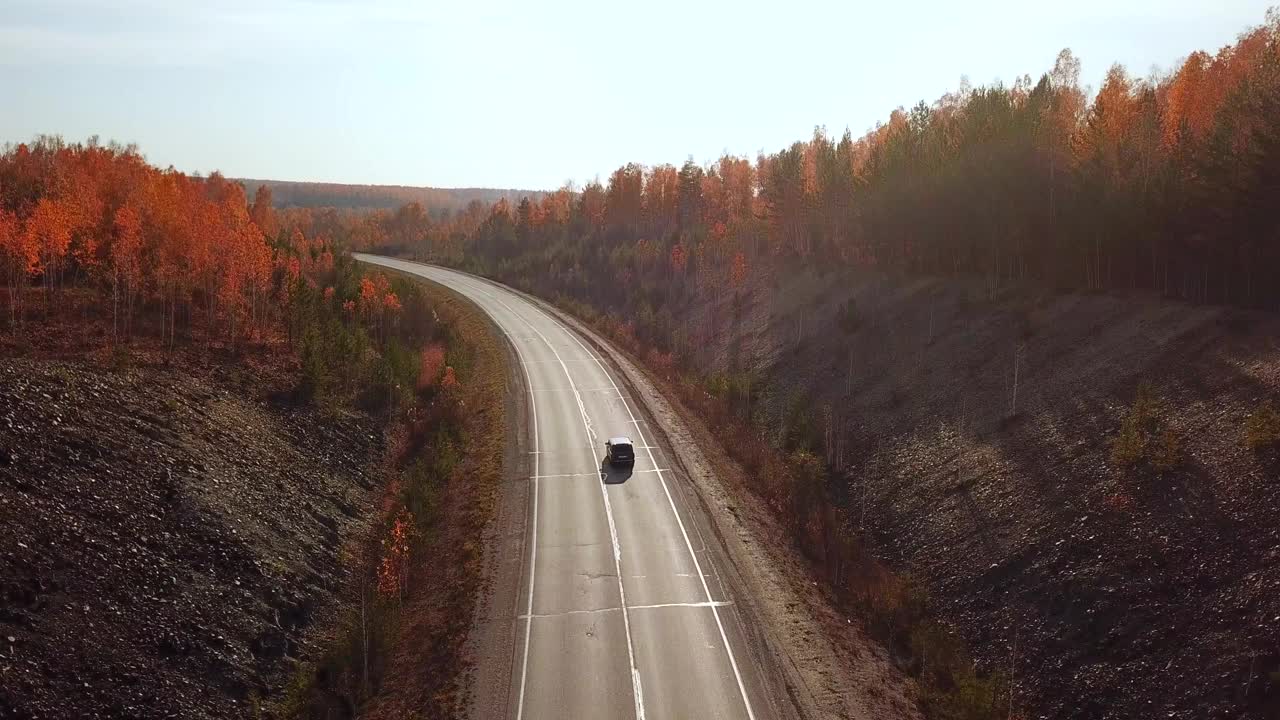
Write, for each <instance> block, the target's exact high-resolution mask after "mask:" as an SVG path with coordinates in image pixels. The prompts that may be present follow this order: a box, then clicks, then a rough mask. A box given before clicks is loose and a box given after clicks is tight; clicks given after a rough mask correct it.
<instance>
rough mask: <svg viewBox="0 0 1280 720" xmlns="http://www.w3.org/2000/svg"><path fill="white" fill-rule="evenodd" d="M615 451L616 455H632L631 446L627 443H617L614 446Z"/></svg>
mask: <svg viewBox="0 0 1280 720" xmlns="http://www.w3.org/2000/svg"><path fill="white" fill-rule="evenodd" d="M613 452H614V454H616V455H630V454H631V446H630V445H628V444H627V443H615V444H614V446H613Z"/></svg>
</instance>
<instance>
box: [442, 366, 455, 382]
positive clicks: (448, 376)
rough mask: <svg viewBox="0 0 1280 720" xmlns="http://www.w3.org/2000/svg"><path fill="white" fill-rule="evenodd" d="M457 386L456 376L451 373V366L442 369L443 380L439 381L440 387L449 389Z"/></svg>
mask: <svg viewBox="0 0 1280 720" xmlns="http://www.w3.org/2000/svg"><path fill="white" fill-rule="evenodd" d="M457 386H458V376H457V375H455V374H454V372H453V366H452V365H449V366H446V367H445V369H444V379H443V380H441V381H440V387H442V388H451V387H457Z"/></svg>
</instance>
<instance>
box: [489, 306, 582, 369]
mask: <svg viewBox="0 0 1280 720" xmlns="http://www.w3.org/2000/svg"><path fill="white" fill-rule="evenodd" d="M489 297H493V296H492V295H490V296H489ZM498 302H502V301H501V300H499V301H498ZM512 312H515V311H514V310H513V311H512ZM521 319H522V320H523V319H524V318H521ZM526 322H528V321H527V320H526ZM599 359H600V358H597V357H585V358H569V359H568V360H564V361H563V362H565V363H589V362H595V361H598V360H599ZM552 362H554V361H553V360H521V361H520V364H521V365H550V364H551V363H552Z"/></svg>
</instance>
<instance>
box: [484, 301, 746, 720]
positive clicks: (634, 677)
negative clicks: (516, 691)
mask: <svg viewBox="0 0 1280 720" xmlns="http://www.w3.org/2000/svg"><path fill="white" fill-rule="evenodd" d="M473 289H474V290H476V291H477V292H480V293H481V294H483V295H486V296H487V297H489V298H490V299H492V300H493V301H494V302H496V303H498V304H499V305H501V306H502V307H504V308H506V309H507V312H509V313H511V314H512V315H514V316H516V317H518V318H520V320H522V321H523V322H524V324H525V325H528V326H529V329H530V330H532V331H534V332H535V333H537V335H538V337H540V338H542V342H544V343H546V345H547V348H548V349H550V350H551V354H552V355H555V356H556V359H557V360H560V353H559V351H557V350H556V347H555V346H554V345H552V344H551V341H550V340H548V339H547V336H546V335H544V334H543V333H542V331H541V330H539V329H538V328H536V327H534V325H533V323H531V322H529V320H528V319H527V318H525V317H524V316H523V315H521V314H520V313H517V312H516V311H515V310H514V309H513V308H512V307H511V306H510V305H508V304H507V303H505V302H503V300H502V298H500V297H498V296H496V295H493V294H491V293H489V292H486V291H484V290H479V289H477V288H473ZM534 309H535V311H537V312H540V313H541V311H540V310H537V308H534ZM541 314H542V315H543V316H544V317H547V318H548V319H550V320H551V321H552V322H553V323H554V322H555V319H554V318H551V317H550V316H548V315H547V314H546V313H541ZM557 324H558V323H557ZM561 328H562V329H563V326H561ZM570 337H573V336H572V333H570ZM573 339H574V341H575V342H578V345H579V347H582V348H583V350H586V346H584V345H582V343H581V342H580V341H578V339H577V338H576V337H575V338H573ZM587 354H588V355H590V352H588V353H587ZM596 362H597V364H598V363H599V359H596ZM560 368H561V369H562V370H563V371H564V376H565V378H566V379H568V381H569V387H571V388H573V394H574V398H575V399H576V400H577V401H578V412H579V413H580V414H581V415H582V429H583V431H584V432H585V433H586V434H587V437H588V443H590V445H591V447H595V442H594V440H595V437H596V434H595V431H594V430H592V429H591V421H590V419H589V418H588V417H587V409H586V406H585V405H583V403H582V395H581V394H579V393H578V389H577V383H575V382H574V381H573V375H572V374H571V373H570V372H569V368H568V366H567V365H565V364H564V361H563V360H561V361H560ZM525 372H528V370H526V371H525ZM609 382H610V384H613V385H614V389H615V390H617V385H616V384H614V383H613V379H612V378H610V381H609ZM619 394H621V393H619ZM641 442H643V440H642V441H641ZM592 459H595V456H594V453H593V455H592ZM649 460H650V461H651V462H652V460H653V456H652V454H650V457H649ZM654 464H655V465H656V464H657V463H654ZM658 477H659V478H661V477H662V472H661V471H659V472H658ZM600 497H601V498H602V499H603V500H604V514H605V517H606V518H607V519H608V520H609V539H610V540H611V541H612V542H613V565H614V568H615V569H616V570H617V575H618V600H619V602H620V603H621V604H622V627H623V629H624V630H625V631H626V635H627V659H628V660H629V661H630V662H631V691H632V695H633V697H634V698H635V703H636V720H644V691H643V689H642V687H641V684H640V669H639V668H638V667H637V666H636V652H635V647H634V646H633V645H632V642H631V615H630V613H628V612H627V593H626V589H625V588H624V587H623V585H622V546H621V545H619V543H618V527H617V525H616V524H614V522H613V506H612V505H611V504H610V503H609V493H608V491H607V490H606V489H605V487H604V483H601V484H600ZM685 541H686V542H688V538H686V539H685ZM703 584H704V585H705V584H706V583H705V581H704V583H703ZM707 599H708V600H710V597H708V598H707ZM531 602H532V600H531ZM529 612H530V614H532V612H533V611H532V609H530V611H529ZM712 612H716V610H715V608H714V607H713V608H712ZM718 619H719V616H717V620H718ZM529 624H530V625H532V622H530V623H529ZM721 634H722V635H723V630H722V631H721ZM525 640H526V642H528V635H527V634H526V636H525ZM527 665H528V661H527V660H526V666H527ZM734 670H735V672H736V670H737V668H736V667H735V668H734ZM522 702H523V697H522ZM517 720H519V718H518V717H517ZM752 720H754V718H753V719H752Z"/></svg>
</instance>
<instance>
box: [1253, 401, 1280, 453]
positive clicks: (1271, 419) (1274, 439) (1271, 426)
mask: <svg viewBox="0 0 1280 720" xmlns="http://www.w3.org/2000/svg"><path fill="white" fill-rule="evenodd" d="M1244 444H1245V447H1247V448H1249V449H1250V450H1252V451H1254V452H1256V453H1262V452H1267V451H1269V450H1277V449H1280V413H1277V412H1276V409H1275V406H1274V405H1272V404H1271V403H1270V402H1265V403H1263V404H1262V405H1260V406H1258V409H1257V410H1254V411H1253V412H1252V413H1250V414H1249V419H1248V420H1246V421H1245V425H1244Z"/></svg>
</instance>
